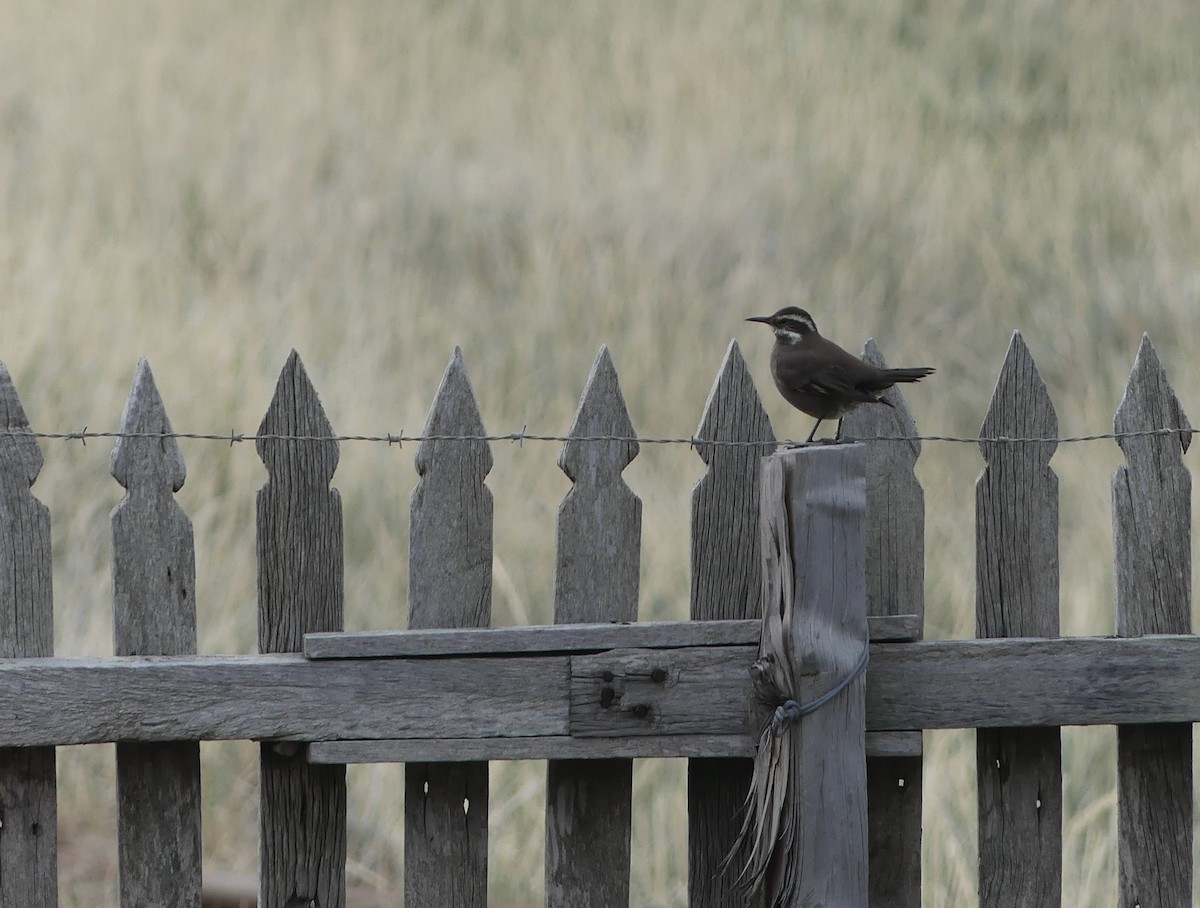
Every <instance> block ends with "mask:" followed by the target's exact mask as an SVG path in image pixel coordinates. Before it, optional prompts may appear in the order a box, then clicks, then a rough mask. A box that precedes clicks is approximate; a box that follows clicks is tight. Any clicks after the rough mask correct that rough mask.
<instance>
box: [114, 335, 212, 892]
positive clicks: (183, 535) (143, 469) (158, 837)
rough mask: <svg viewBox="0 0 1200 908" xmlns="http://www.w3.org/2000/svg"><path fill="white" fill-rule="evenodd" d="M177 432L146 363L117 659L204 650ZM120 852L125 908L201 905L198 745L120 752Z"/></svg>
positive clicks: (123, 461) (117, 550)
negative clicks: (179, 499)
mask: <svg viewBox="0 0 1200 908" xmlns="http://www.w3.org/2000/svg"><path fill="white" fill-rule="evenodd" d="M171 431H172V430H171V422H170V420H169V419H168V418H167V413H166V409H165V408H164V407H163V402H162V398H161V397H160V396H159V393H158V388H157V387H156V386H155V384H154V375H153V373H151V371H150V364H149V363H147V362H146V360H144V359H143V360H141V361H140V362H139V363H138V367H137V372H136V373H135V375H134V379H133V388H132V390H131V391H130V393H129V400H128V401H127V402H126V404H125V415H124V417H123V418H122V420H121V432H122V433H128V434H125V435H123V436H122V437H120V438H118V439H117V443H116V445H115V446H114V447H113V453H112V460H111V471H112V475H113V477H114V478H115V479H116V480H117V482H119V483H120V484H121V485H122V486H124V487H125V488H126V489H127V490H128V492H127V494H126V496H125V498H124V499H123V500H122V501H121V503H120V504H118V505H117V507H116V508H115V509H114V510H113V513H112V532H113V648H114V651H115V652H116V654H117V655H118V656H178V655H185V654H188V653H194V652H196V602H195V589H196V557H195V546H194V544H193V539H192V524H191V521H190V520H188V518H187V515H186V514H184V513H183V511H182V509H180V507H179V505H177V504H176V503H175V498H174V493H175V492H177V491H179V489H180V488H181V487H182V486H183V482H184V478H185V477H186V475H187V471H186V468H185V467H184V463H183V455H182V454H181V453H180V451H179V444H178V443H177V441H176V440H175V439H174V438H171V437H169V435H170V433H171ZM155 433H162V434H163V435H165V436H168V437H157V438H156V437H153V436H154V434H155ZM117 853H118V857H119V865H120V868H119V869H120V893H121V904H122V905H123V906H129V908H133V906H141V905H180V906H186V905H193V906H198V905H199V904H200V881H201V857H200V855H201V840H200V744H199V742H197V741H179V742H174V743H170V744H135V743H124V742H123V743H118V744H117Z"/></svg>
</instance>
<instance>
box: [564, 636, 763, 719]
mask: <svg viewBox="0 0 1200 908" xmlns="http://www.w3.org/2000/svg"><path fill="white" fill-rule="evenodd" d="M749 668H750V662H748V661H747V660H746V648H745V647H741V646H729V647H704V648H699V649H674V650H612V651H609V652H604V653H597V654H596V655H592V656H573V657H571V713H570V720H571V725H570V727H571V734H573V735H576V736H588V735H618V736H620V735H639V734H641V735H661V734H666V733H668V732H670V733H672V734H704V733H706V732H710V731H713V730H715V729H713V728H712V723H711V720H710V719H708V718H707V716H706V713H708V714H711V715H726V716H728V715H737V714H738V712H739V710H740V711H741V714H742V716H743V722H742V726H743V728H745V729H749V728H751V727H752V726H751V724H750V719H751V703H750V702H749V701H748V700H747V697H746V683H745V678H744V677H741V676H740V672H739V669H740V670H741V672H745V673H747V674H748V673H749ZM702 673H704V674H702ZM701 700H702V701H703V703H704V707H705V710H704V711H696V712H695V713H693V714H692V715H687V713H688V712H689V711H690V706H689V704H693V703H698V702H701ZM722 730H723V731H728V730H727V729H722ZM734 730H735V731H736V730H737V729H734Z"/></svg>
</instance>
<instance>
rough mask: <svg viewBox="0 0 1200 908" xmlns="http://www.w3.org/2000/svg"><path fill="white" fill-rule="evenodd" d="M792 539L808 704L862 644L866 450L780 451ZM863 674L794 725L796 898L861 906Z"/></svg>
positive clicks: (849, 668)
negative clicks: (781, 452)
mask: <svg viewBox="0 0 1200 908" xmlns="http://www.w3.org/2000/svg"><path fill="white" fill-rule="evenodd" d="M776 457H778V458H779V459H780V460H781V462H782V464H783V468H784V494H785V498H786V504H785V503H784V502H780V506H784V507H786V508H787V513H788V520H789V531H790V533H789V537H790V540H791V544H792V561H793V569H794V578H795V580H794V584H795V585H794V595H795V605H794V606H793V608H792V613H791V619H792V625H791V629H790V630H791V639H790V645H791V648H792V667H793V671H794V678H795V682H796V685H797V691H796V693H797V695H798V700H799V702H801V703H810V702H812V701H813V700H816V699H817V698H818V697H819V696H821V695H822V694H824V693H825V692H826V691H828V690H830V689H832V688H833V687H834V686H836V685H837V684H838V683H839V682H840V681H842V680H843V679H844V678H846V677H847V676H848V675H850V674H851V673H852V672H853V671H854V668H855V666H856V665H857V663H858V661H859V659H860V658H861V657H862V654H863V648H864V647H865V646H867V593H866V506H867V501H866V449H865V448H864V446H862V445H855V444H852V445H839V446H836V447H812V448H802V449H800V450H796V451H791V452H786V453H783V454H778V455H776ZM865 691H866V678H865V677H864V676H863V675H860V676H859V677H858V678H856V679H855V680H854V681H852V682H851V683H850V685H849V686H848V687H847V688H846V689H845V690H844V691H843V692H842V693H840V694H839V695H838V696H837V697H836V698H834V699H833V700H832V701H830V702H829V703H828V704H826V705H825V706H824V707H822V708H821V709H819V710H817V711H816V712H813V713H811V714H809V715H807V716H805V717H804V718H803V719H802V720H801V721H800V723H799V724H798V726H797V727H796V729H795V731H794V732H793V735H794V739H795V747H796V752H795V754H794V760H793V772H792V779H793V781H794V783H795V784H796V786H797V788H796V796H797V798H796V802H795V803H796V807H797V812H796V813H794V814H793V821H794V822H795V824H796V826H795V833H794V834H795V841H794V844H793V848H792V851H791V853H790V854H788V855H787V856H786V859H785V860H786V867H785V869H784V878H785V879H787V878H791V879H793V880H794V881H795V888H794V889H792V888H790V887H788V886H787V885H786V883H785V888H784V891H785V892H786V891H790V892H793V893H795V895H796V896H797V900H796V901H794V902H789V903H788V904H795V905H797V906H799V905H866V904H867V889H868V869H867V764H866V748H865V740H864V730H865V728H866V712H865Z"/></svg>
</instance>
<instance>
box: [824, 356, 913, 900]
mask: <svg viewBox="0 0 1200 908" xmlns="http://www.w3.org/2000/svg"><path fill="white" fill-rule="evenodd" d="M862 359H863V360H864V361H865V362H868V363H870V364H871V365H873V366H877V367H879V368H881V369H886V368H887V362H886V361H885V360H884V357H883V354H882V353H881V352H880V350H879V348H878V347H877V346H876V344H875V341H874V340H868V341H867V343H866V346H865V347H864V348H863V354H862ZM883 397H884V399H885V400H886V401H888V403H890V404H891V405H892V406H891V407H859V408H858V409H857V410H853V411H851V412H850V413H849V415H847V416H846V418H845V419H844V420H843V421H842V435H843V437H846V438H905V439H908V440H907V441H905V442H903V443H900V442H891V441H874V442H869V443H868V444H867V612H868V621H869V622H871V639H872V640H877V639H878V635H877V630H876V623H877V622H878V620H879V618H880V617H882V616H889V617H890V616H895V617H897V618H900V619H904V618H906V617H913V616H906V615H904V614H903V613H906V612H915V613H916V614H915V618H916V622H915V624H916V627H915V628H914V629H913V634H912V636H911V637H910V638H909V639H913V640H919V639H921V637H922V636H923V627H922V625H923V621H924V610H925V493H924V490H922V488H921V484H920V482H918V481H917V477H916V475H915V473H914V472H913V469H914V467H915V466H916V463H917V458H918V457H919V456H920V454H921V442H920V441H918V440H917V438H916V437H915V436H916V435H917V426H916V423H915V422H914V421H913V418H912V415H911V413H910V412H909V409H908V404H907V403H906V402H905V400H904V396H903V395H902V394H901V393H900V389H899V386H894V387H892V388H889V389H888V390H887V391H885V392H884V394H883ZM919 743H920V742H918V750H917V752H916V753H915V754H912V755H911V756H908V757H905V756H899V755H889V756H882V757H874V756H872V754H871V750H870V747H868V750H867V758H868V759H867V790H868V797H867V823H868V833H869V840H870V859H871V867H870V874H871V879H870V890H871V891H870V902H871V904H874V905H891V906H894V908H919V906H920V904H921V795H922V788H923V773H924V765H923V764H924V761H923V760H922V759H921V754H920V749H919Z"/></svg>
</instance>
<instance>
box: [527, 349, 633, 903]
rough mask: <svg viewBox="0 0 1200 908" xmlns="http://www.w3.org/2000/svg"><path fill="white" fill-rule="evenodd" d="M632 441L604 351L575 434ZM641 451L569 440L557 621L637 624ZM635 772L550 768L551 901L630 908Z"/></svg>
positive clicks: (615, 764)
mask: <svg viewBox="0 0 1200 908" xmlns="http://www.w3.org/2000/svg"><path fill="white" fill-rule="evenodd" d="M568 434H569V435H570V436H571V438H573V439H574V438H579V437H581V436H597V435H615V436H625V437H631V436H633V435H634V434H635V433H634V430H633V423H632V422H631V421H630V419H629V413H628V411H627V409H626V407H625V399H624V397H622V395H621V388H620V383H619V382H618V379H617V371H616V368H615V367H614V366H613V362H612V357H611V356H610V355H609V353H608V348H607V347H601V348H600V353H599V355H598V356H597V357H596V362H595V365H593V366H592V371H591V374H590V375H589V376H588V380H587V384H586V386H585V387H584V391H583V397H582V399H581V400H580V402H579V409H578V411H577V412H576V414H575V420H574V423H573V424H572V425H571V430H570V432H569V433H568ZM637 453H638V445H637V443H636V442H618V441H614V442H583V441H568V442H566V443H565V444H564V445H563V449H562V454H561V455H560V456H559V458H558V465H559V466H560V467H561V468H562V470H563V472H564V473H566V474H567V476H568V477H570V479H571V481H572V483H573V485H572V487H571V490H570V491H569V492H568V493H567V495H566V497H565V498H564V499H563V502H562V504H561V505H560V506H559V509H558V550H557V568H556V571H555V582H554V620H555V622H557V623H560V624H568V623H572V622H581V621H604V620H608V621H636V620H637V613H638V580H639V574H640V569H641V547H642V503H641V501H640V500H639V499H638V497H637V496H636V495H634V494H633V492H632V491H630V489H629V487H628V486H627V485H626V484H625V481H624V480H623V479H622V478H621V472H622V471H623V470H624V469H625V467H627V466H629V464H630V463H631V462H632V461H633V459H634V457H636V456H637ZM632 797H633V763H632V761H630V760H623V759H611V760H604V761H600V762H596V761H594V760H593V761H588V762H582V761H578V760H551V761H550V763H549V765H548V766H547V768H546V901H547V904H550V905H562V906H581V908H583V906H597V908H601V906H619V905H628V904H629V847H630V835H631V805H632Z"/></svg>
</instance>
